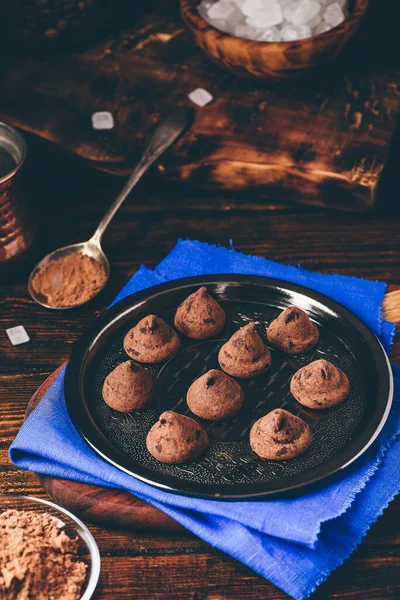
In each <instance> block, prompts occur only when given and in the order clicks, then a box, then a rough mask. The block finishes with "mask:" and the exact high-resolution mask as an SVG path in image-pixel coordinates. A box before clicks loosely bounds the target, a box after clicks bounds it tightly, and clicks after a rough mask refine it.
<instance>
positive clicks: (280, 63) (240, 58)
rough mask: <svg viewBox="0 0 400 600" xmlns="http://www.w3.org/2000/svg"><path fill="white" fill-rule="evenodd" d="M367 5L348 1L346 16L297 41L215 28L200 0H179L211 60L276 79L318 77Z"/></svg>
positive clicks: (357, 24) (352, 31) (363, 0)
mask: <svg viewBox="0 0 400 600" xmlns="http://www.w3.org/2000/svg"><path fill="white" fill-rule="evenodd" d="M368 4H369V0H349V2H348V7H349V14H348V16H347V18H346V19H345V20H344V21H343V22H342V23H341V24H340V25H338V26H337V27H334V28H333V29H331V30H330V31H328V32H326V33H324V34H323V35H319V36H314V37H309V38H305V39H302V40H297V41H294V42H259V41H254V40H248V39H245V38H239V37H236V36H233V35H230V34H228V33H225V32H223V31H220V30H219V29H216V28H215V27H213V26H212V25H210V24H209V23H208V21H206V20H205V19H203V17H202V16H201V15H200V14H199V11H198V6H199V1H198V0H180V6H181V13H182V17H183V19H184V21H185V23H186V25H187V26H188V28H189V30H190V32H191V34H192V36H193V39H194V41H195V43H196V45H197V46H199V47H200V48H202V49H203V50H204V52H205V53H206V54H207V56H208V57H209V58H211V60H213V61H214V62H216V63H217V64H218V65H220V66H222V67H223V68H224V69H226V70H227V71H230V72H231V73H235V74H236V75H239V76H241V77H255V78H259V79H261V80H263V81H274V82H276V81H287V80H289V79H297V78H299V77H304V76H309V75H311V74H313V75H317V76H318V75H319V73H320V71H321V70H322V69H323V68H324V67H325V68H326V66H327V65H328V64H329V63H330V62H333V61H334V60H335V59H336V58H337V57H338V56H339V54H340V52H341V51H342V49H343V48H344V46H345V45H346V44H347V43H348V42H349V41H350V39H351V38H352V37H353V35H354V34H355V32H356V31H357V30H358V28H359V27H360V25H361V23H362V20H363V19H364V17H365V14H366V12H367V9H368Z"/></svg>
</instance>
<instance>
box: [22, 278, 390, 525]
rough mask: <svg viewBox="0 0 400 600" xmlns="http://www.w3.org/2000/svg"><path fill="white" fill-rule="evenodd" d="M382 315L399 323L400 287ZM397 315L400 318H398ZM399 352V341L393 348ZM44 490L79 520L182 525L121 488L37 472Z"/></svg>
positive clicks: (31, 405)
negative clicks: (59, 477) (110, 487)
mask: <svg viewBox="0 0 400 600" xmlns="http://www.w3.org/2000/svg"><path fill="white" fill-rule="evenodd" d="M384 316H385V318H387V319H388V320H390V321H394V322H400V288H396V287H395V286H392V287H391V289H390V290H388V292H387V294H386V296H385V301H384ZM397 317H399V318H397ZM393 353H394V354H395V355H398V354H399V353H400V341H399V342H396V343H395V344H394V347H393ZM62 367H63V365H62V366H61V367H59V368H58V369H57V370H56V371H55V372H54V373H53V374H52V375H51V376H50V377H49V378H48V379H46V381H45V382H44V383H43V384H42V385H41V386H40V388H39V389H38V390H37V392H36V393H35V394H34V396H33V397H32V399H31V401H30V402H29V404H28V407H27V411H26V417H27V416H28V415H29V414H30V413H31V412H32V410H33V409H34V408H36V406H37V405H38V404H39V402H40V400H41V399H42V398H43V395H44V394H45V393H46V391H47V390H48V388H49V386H50V385H51V384H52V383H53V381H54V379H55V377H56V376H57V375H58V373H59V372H60V370H61V369H62ZM37 477H38V479H39V481H40V483H41V485H42V486H43V488H44V490H45V491H46V493H47V494H48V495H49V496H50V497H51V498H52V499H53V500H54V501H55V502H56V503H57V504H60V505H61V506H64V508H67V509H68V510H70V511H71V512H73V513H75V514H77V515H79V516H80V517H81V518H82V519H84V520H86V521H90V522H95V523H101V524H103V525H107V526H109V527H123V528H124V529H139V530H142V531H146V530H150V531H153V530H154V531H180V530H182V529H183V528H182V527H181V526H180V525H179V524H178V523H176V522H175V521H174V520H173V519H171V518H170V517H168V516H167V515H165V514H164V513H163V512H161V511H160V510H158V509H157V508H154V507H153V506H151V504H148V503H147V502H144V501H143V500H140V499H139V498H136V497H135V496H133V495H132V494H129V493H127V492H123V491H121V490H114V489H108V488H103V487H101V486H95V485H88V484H85V483H80V482H77V481H72V480H68V479H58V478H53V477H48V476H43V475H40V474H39V475H37Z"/></svg>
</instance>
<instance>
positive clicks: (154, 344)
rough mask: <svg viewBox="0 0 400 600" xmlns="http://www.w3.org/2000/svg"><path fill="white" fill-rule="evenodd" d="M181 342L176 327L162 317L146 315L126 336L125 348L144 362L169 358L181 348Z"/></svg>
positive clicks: (135, 357)
mask: <svg viewBox="0 0 400 600" xmlns="http://www.w3.org/2000/svg"><path fill="white" fill-rule="evenodd" d="M180 346H181V342H180V340H179V337H178V334H177V333H176V331H175V329H173V328H172V327H171V326H170V325H167V324H166V323H165V322H164V321H163V320H162V319H160V317H156V316H155V315H149V316H148V317H144V318H143V319H142V320H141V321H139V323H138V324H137V325H136V326H135V327H133V328H132V329H131V330H130V331H128V333H127V334H126V336H125V339H124V349H125V352H126V353H127V355H128V356H130V357H131V358H134V359H135V360H138V361H139V362H143V363H159V362H163V361H164V360H168V358H171V356H174V354H176V353H177V352H178V350H179V348H180Z"/></svg>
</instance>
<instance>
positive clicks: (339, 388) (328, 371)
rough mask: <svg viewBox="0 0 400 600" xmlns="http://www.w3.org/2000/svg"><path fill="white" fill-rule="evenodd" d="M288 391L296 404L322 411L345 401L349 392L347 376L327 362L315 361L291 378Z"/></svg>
mask: <svg viewBox="0 0 400 600" xmlns="http://www.w3.org/2000/svg"><path fill="white" fill-rule="evenodd" d="M290 391H291V392H292V394H293V396H294V397H295V398H296V400H297V402H300V404H303V406H307V407H308V408H315V409H317V410H323V409H324V408H332V407H333V406H336V405H337V404H340V403H341V402H343V401H344V400H346V398H347V396H348V395H349V392H350V383H349V380H348V379H347V375H345V373H343V371H341V370H340V369H338V367H335V365H333V364H332V363H330V362H329V361H327V360H315V361H314V362H312V363H310V364H309V365H306V366H305V367H303V368H302V369H300V370H299V371H297V373H295V374H294V375H293V377H292V381H291V382H290Z"/></svg>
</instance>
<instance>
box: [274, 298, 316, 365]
mask: <svg viewBox="0 0 400 600" xmlns="http://www.w3.org/2000/svg"><path fill="white" fill-rule="evenodd" d="M267 338H268V341H269V342H270V344H271V345H272V346H274V347H275V348H277V349H278V350H282V352H286V353H287V354H300V353H301V352H307V350H310V349H311V348H313V347H314V346H315V345H316V343H317V342H318V338H319V333H318V328H317V326H316V325H315V324H314V323H313V322H312V321H311V320H310V318H309V316H308V315H307V314H306V313H305V312H304V311H303V310H301V308H297V307H296V306H290V307H289V308H286V309H285V310H284V311H283V312H281V314H280V315H279V317H278V318H277V319H275V320H274V321H272V323H271V324H270V325H269V327H268V330H267Z"/></svg>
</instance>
